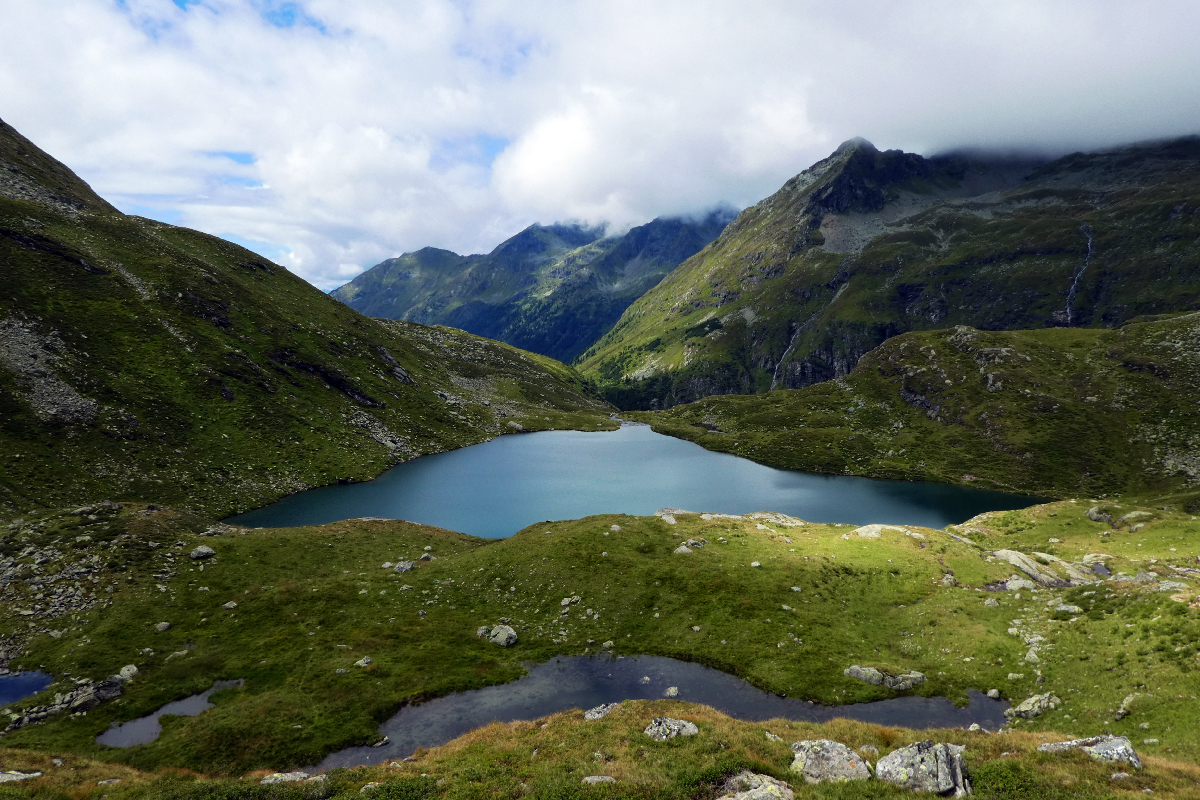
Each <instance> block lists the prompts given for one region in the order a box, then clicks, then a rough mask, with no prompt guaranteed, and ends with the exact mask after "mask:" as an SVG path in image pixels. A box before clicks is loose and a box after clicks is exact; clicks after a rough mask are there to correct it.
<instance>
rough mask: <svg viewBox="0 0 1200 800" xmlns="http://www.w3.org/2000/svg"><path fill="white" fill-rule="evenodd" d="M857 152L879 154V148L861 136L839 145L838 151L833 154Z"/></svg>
mask: <svg viewBox="0 0 1200 800" xmlns="http://www.w3.org/2000/svg"><path fill="white" fill-rule="evenodd" d="M856 150H866V151H867V152H870V153H878V152H879V148H877V147H876V146H875V145H873V144H871V143H870V142H868V141H867V140H866V139H864V138H863V137H861V136H855V137H854V138H853V139H847V140H846V141H844V142H842V143H841V144H839V145H838V147H837V150H834V151H833V154H834V155H840V154H841V153H851V152H854V151H856Z"/></svg>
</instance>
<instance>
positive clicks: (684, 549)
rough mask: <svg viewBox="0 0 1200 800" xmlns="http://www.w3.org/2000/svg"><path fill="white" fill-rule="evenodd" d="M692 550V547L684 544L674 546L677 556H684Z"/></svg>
mask: <svg viewBox="0 0 1200 800" xmlns="http://www.w3.org/2000/svg"><path fill="white" fill-rule="evenodd" d="M692 552H695V551H693V550H692V548H690V547H688V546H687V545H686V544H681V545H679V547H676V548H675V555H677V556H686V555H688V554H689V553H692Z"/></svg>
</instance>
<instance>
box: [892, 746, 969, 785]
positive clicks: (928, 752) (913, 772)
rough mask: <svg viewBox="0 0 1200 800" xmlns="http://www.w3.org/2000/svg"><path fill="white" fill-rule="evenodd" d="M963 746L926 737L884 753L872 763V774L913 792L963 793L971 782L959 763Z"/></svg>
mask: <svg viewBox="0 0 1200 800" xmlns="http://www.w3.org/2000/svg"><path fill="white" fill-rule="evenodd" d="M966 749H967V748H966V747H964V746H962V745H957V744H935V743H934V742H932V741H931V740H928V739H926V740H925V741H923V742H917V743H916V744H910V745H909V746H908V747H901V748H900V749H899V750H894V751H892V752H891V753H888V754H887V755H886V756H884V757H883V758H881V759H879V763H878V764H876V765H875V777H876V778H878V779H879V780H881V781H886V782H887V783H893V784H895V785H897V786H903V787H904V788H906V789H912V790H914V791H917V792H932V793H934V794H940V795H945V796H947V797H966V796H968V795H970V794H971V784H970V782H969V781H968V780H967V777H966V771H965V769H964V767H963V758H962V754H963V751H965V750H966Z"/></svg>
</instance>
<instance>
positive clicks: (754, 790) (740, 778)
mask: <svg viewBox="0 0 1200 800" xmlns="http://www.w3.org/2000/svg"><path fill="white" fill-rule="evenodd" d="M721 792H722V793H723V794H722V795H721V796H720V797H718V798H717V800H793V798H794V797H795V794H794V793H793V792H792V787H790V786H788V785H787V784H786V783H784V782H783V781H779V780H776V779H774V778H772V777H771V776H770V775H760V774H759V773H757V772H751V771H750V770H748V769H744V770H742V771H741V772H739V773H738V774H737V775H734V776H733V777H732V778H730V779H729V780H727V781H725V784H724V785H723V786H722V787H721Z"/></svg>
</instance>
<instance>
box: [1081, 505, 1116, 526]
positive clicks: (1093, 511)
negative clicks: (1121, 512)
mask: <svg viewBox="0 0 1200 800" xmlns="http://www.w3.org/2000/svg"><path fill="white" fill-rule="evenodd" d="M1083 515H1084V516H1085V517H1087V518H1088V519H1090V520H1091V521H1092V522H1110V523H1111V522H1112V514H1107V513H1105V511H1104V506H1092V507H1091V508H1089V509H1088V510H1087V511H1085V512H1083Z"/></svg>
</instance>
